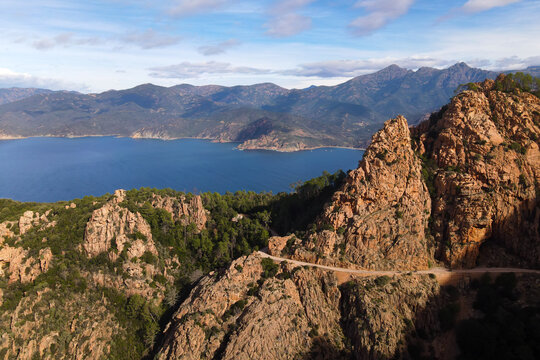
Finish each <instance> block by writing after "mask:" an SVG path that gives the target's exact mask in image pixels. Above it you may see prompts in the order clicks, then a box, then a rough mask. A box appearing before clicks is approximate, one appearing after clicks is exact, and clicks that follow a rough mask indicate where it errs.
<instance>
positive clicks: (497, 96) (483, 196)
mask: <svg viewBox="0 0 540 360" xmlns="http://www.w3.org/2000/svg"><path fill="white" fill-rule="evenodd" d="M502 80H503V78H499V79H498V81H502ZM495 86H496V83H495V82H494V81H491V80H490V81H485V82H484V83H482V84H478V85H476V88H475V90H469V91H465V92H462V93H461V94H459V95H458V96H456V97H455V98H454V99H453V101H452V102H451V103H450V104H449V105H448V107H445V108H444V109H443V110H441V112H440V113H439V114H436V115H434V116H432V118H431V119H430V120H428V121H426V122H425V123H423V124H421V125H419V126H418V127H417V128H416V129H414V133H415V137H416V138H417V139H418V142H417V145H418V148H417V149H418V153H419V155H420V156H423V157H424V159H425V165H426V166H425V171H426V172H431V173H430V174H428V176H427V177H426V179H427V180H428V182H430V184H429V186H431V187H432V189H433V213H432V217H433V226H432V229H431V230H432V232H433V234H434V236H435V240H436V243H437V244H439V248H438V250H437V256H438V257H439V258H440V259H441V260H443V261H445V262H446V263H448V264H450V265H451V266H453V267H456V266H458V267H462V266H465V267H472V266H474V265H475V264H476V263H477V260H478V257H479V254H480V251H481V249H482V247H483V245H484V244H485V245H486V248H487V250H490V249H491V250H494V251H491V255H490V256H488V257H487V258H486V259H485V260H486V261H487V262H489V263H493V264H496V263H499V264H502V262H506V263H508V262H509V261H510V262H511V263H514V264H515V265H518V264H519V265H522V266H534V267H538V266H540V242H539V240H540V239H539V231H538V227H539V224H540V223H539V215H540V214H539V209H538V201H537V193H538V190H539V180H540V171H539V170H540V153H539V150H538V137H539V135H540V127H539V126H540V101H539V99H538V98H537V97H536V96H534V95H532V94H529V93H526V92H519V91H518V92H515V93H507V92H502V91H498V90H496V88H495ZM495 248H499V250H500V251H497V250H495ZM497 253H499V254H497ZM503 253H504V255H505V256H504V258H506V259H507V260H504V259H503ZM509 258H512V260H509Z"/></svg>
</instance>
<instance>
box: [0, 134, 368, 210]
mask: <svg viewBox="0 0 540 360" xmlns="http://www.w3.org/2000/svg"><path fill="white" fill-rule="evenodd" d="M235 146H236V144H230V143H229V144H217V143H212V142H209V141H204V140H194V139H182V140H173V141H161V140H147V139H144V140H139V139H137V140H135V139H130V138H114V137H87V138H76V139H66V138H29V139H22V140H4V141H0V198H10V199H14V200H19V201H40V202H52V201H59V200H70V199H74V198H80V197H83V196H85V195H102V194H104V193H107V192H113V191H114V190H115V189H120V188H123V189H132V188H139V187H142V186H148V187H156V188H167V187H170V188H173V189H175V190H179V191H186V192H189V191H191V192H205V191H216V192H220V193H224V192H226V191H231V192H234V191H237V190H253V191H257V192H259V191H272V192H274V193H277V192H280V191H290V186H289V185H290V184H291V183H294V182H296V181H298V180H308V179H310V178H313V177H316V176H319V175H320V174H321V173H322V171H323V170H327V171H329V172H334V171H336V170H338V169H343V170H344V171H346V170H348V169H354V168H356V167H357V165H358V161H359V160H360V159H361V158H362V155H363V152H362V151H360V150H350V149H333V148H328V149H317V150H312V151H300V152H295V153H278V152H273V151H239V150H235Z"/></svg>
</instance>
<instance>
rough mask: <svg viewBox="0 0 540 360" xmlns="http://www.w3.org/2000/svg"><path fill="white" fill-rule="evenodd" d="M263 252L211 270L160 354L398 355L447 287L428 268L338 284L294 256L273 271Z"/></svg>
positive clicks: (182, 310) (186, 303)
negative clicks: (421, 317)
mask: <svg viewBox="0 0 540 360" xmlns="http://www.w3.org/2000/svg"><path fill="white" fill-rule="evenodd" d="M261 260H262V259H261V257H260V256H258V255H256V254H254V255H250V256H248V257H243V258H240V259H238V260H236V261H235V262H233V264H232V265H231V267H230V268H229V269H228V270H226V271H225V272H224V273H222V274H217V273H214V274H210V275H209V276H207V277H205V278H203V279H202V280H201V281H200V282H199V284H198V285H197V286H196V287H195V288H194V289H193V291H192V292H191V294H190V296H189V297H188V298H187V299H186V300H185V301H184V303H183V304H182V305H180V308H179V309H178V311H177V312H176V313H175V315H174V316H173V319H172V321H171V323H169V325H168V326H167V328H166V330H165V340H164V343H163V345H162V347H161V350H160V352H159V354H158V358H159V359H170V358H174V359H201V358H207V359H208V358H210V359H211V358H220V359H298V358H309V359H351V358H356V359H379V358H392V357H393V356H394V355H395V354H399V353H400V352H401V351H403V350H404V344H405V338H406V335H407V331H409V328H410V327H411V325H412V324H413V322H414V320H415V316H416V314H417V312H420V311H421V310H423V309H424V308H425V307H426V305H427V302H428V301H429V300H430V299H431V298H432V297H434V296H436V295H437V294H438V292H439V286H438V284H437V282H436V280H435V279H431V278H430V277H428V276H427V275H424V276H413V275H403V276H396V277H394V278H390V277H381V278H373V277H371V278H360V279H356V280H351V281H349V282H348V283H346V284H344V285H342V286H338V283H337V279H336V277H335V274H334V273H333V272H330V271H325V270H320V269H316V268H302V267H294V266H293V265H291V264H289V263H287V264H285V263H282V264H280V265H279V270H278V271H277V275H275V276H274V275H273V274H272V275H270V276H268V274H266V275H265V272H266V271H267V270H268V264H265V265H263V266H261ZM266 260H269V259H266ZM275 266H278V265H277V264H276V265H275Z"/></svg>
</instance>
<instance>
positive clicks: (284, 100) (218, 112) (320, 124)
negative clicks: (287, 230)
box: [0, 63, 497, 151]
mask: <svg viewBox="0 0 540 360" xmlns="http://www.w3.org/2000/svg"><path fill="white" fill-rule="evenodd" d="M496 75H497V73H495V72H491V71H486V70H481V69H476V68H471V67H469V66H468V65H466V64H465V63H457V64H455V65H453V66H451V67H449V68H447V69H434V68H427V67H423V68H420V69H418V70H416V71H413V70H408V69H405V68H401V67H399V66H398V65H390V66H388V67H386V68H384V69H381V70H379V71H377V72H375V73H372V74H367V75H361V76H357V77H355V78H353V79H350V80H348V81H346V82H344V83H342V84H338V85H335V86H312V87H309V88H306V89H291V90H289V89H285V88H282V87H280V86H278V85H276V84H273V83H261V84H255V85H238V86H232V87H226V86H219V85H204V86H194V85H189V84H179V85H174V86H170V87H163V86H158V85H153V84H141V85H138V86H136V87H134V88H131V89H125V90H109V91H105V92H102V93H93V94H81V93H73V92H47V93H43V94H35V95H32V96H29V97H26V98H23V99H19V100H18V101H15V102H10V103H6V104H3V105H0V137H2V138H4V139H7V138H21V137H28V136H60V137H61V136H103V135H115V136H126V137H150V138H162V139H177V138H205V139H209V140H213V141H221V142H231V141H237V139H239V138H242V136H239V134H240V133H241V132H243V131H244V133H245V130H246V129H252V130H251V131H252V132H253V126H255V125H256V124H258V123H260V122H257V121H258V120H260V119H267V120H268V121H269V122H271V123H272V124H273V126H272V128H273V130H272V131H271V132H269V133H264V134H262V133H263V132H262V131H259V132H258V133H261V134H262V135H261V136H260V137H259V138H255V139H248V140H249V143H245V144H243V145H242V147H243V148H246V149H247V148H250V149H258V148H260V149H273V150H279V151H295V150H303V149H312V148H316V147H325V146H345V147H355V148H363V147H365V146H367V144H368V143H369V141H370V138H371V135H372V134H373V133H374V132H375V131H376V130H377V129H378V128H379V127H380V126H381V124H382V123H383V122H384V121H385V120H386V119H387V118H389V117H395V116H397V115H404V116H405V117H407V118H408V119H409V120H410V121H411V123H415V122H417V121H420V120H421V119H422V117H423V116H425V115H426V114H428V113H430V112H432V111H435V110H437V109H439V108H440V107H441V106H442V105H444V104H445V103H446V102H448V100H449V99H450V98H451V97H452V96H453V95H454V91H455V89H456V88H457V87H458V86H459V85H461V84H463V83H469V82H478V81H483V80H485V79H486V78H495V76H496ZM254 133H257V131H255V132H254Z"/></svg>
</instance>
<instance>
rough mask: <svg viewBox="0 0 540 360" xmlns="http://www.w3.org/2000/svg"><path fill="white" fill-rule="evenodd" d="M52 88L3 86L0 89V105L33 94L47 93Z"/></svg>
mask: <svg viewBox="0 0 540 360" xmlns="http://www.w3.org/2000/svg"><path fill="white" fill-rule="evenodd" d="M50 92H52V90H46V89H34V88H15V87H14V88H4V89H0V105H3V104H7V103H10V102H15V101H19V100H22V99H25V98H28V97H31V96H34V95H39V94H48V93H50Z"/></svg>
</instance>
